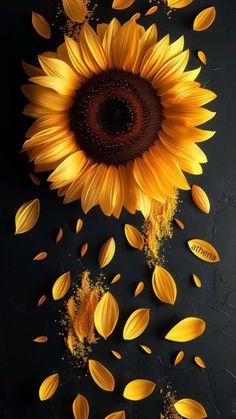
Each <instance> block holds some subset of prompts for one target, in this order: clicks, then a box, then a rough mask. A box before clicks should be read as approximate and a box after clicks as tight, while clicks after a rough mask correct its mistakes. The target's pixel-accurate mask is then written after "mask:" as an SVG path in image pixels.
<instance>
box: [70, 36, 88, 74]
mask: <svg viewBox="0 0 236 419" xmlns="http://www.w3.org/2000/svg"><path fill="white" fill-rule="evenodd" d="M65 44H66V48H67V53H68V55H69V58H70V60H71V62H72V64H73V66H74V68H75V69H76V71H77V72H78V73H79V75H80V78H81V76H82V78H83V77H84V78H88V77H90V76H91V74H92V71H91V69H90V68H89V67H88V66H87V64H86V63H85V62H84V59H83V54H82V51H81V46H80V44H79V43H78V42H76V41H75V40H74V39H72V38H70V37H68V36H65Z"/></svg>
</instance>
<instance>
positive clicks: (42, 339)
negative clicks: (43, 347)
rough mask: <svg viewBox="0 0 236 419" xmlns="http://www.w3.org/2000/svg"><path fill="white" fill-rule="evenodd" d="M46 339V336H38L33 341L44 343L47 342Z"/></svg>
mask: <svg viewBox="0 0 236 419" xmlns="http://www.w3.org/2000/svg"><path fill="white" fill-rule="evenodd" d="M47 340H48V338H47V336H38V337H37V338H35V339H34V340H33V341H34V342H36V343H45V342H47Z"/></svg>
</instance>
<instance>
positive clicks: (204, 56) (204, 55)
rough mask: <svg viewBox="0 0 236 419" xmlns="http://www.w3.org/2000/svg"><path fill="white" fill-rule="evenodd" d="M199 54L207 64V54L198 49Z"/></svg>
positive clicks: (201, 59)
mask: <svg viewBox="0 0 236 419" xmlns="http://www.w3.org/2000/svg"><path fill="white" fill-rule="evenodd" d="M197 56H198V58H199V60H200V61H201V62H202V63H203V64H205V65H206V64H207V58H206V54H205V53H204V52H203V51H198V52H197Z"/></svg>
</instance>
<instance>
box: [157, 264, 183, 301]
mask: <svg viewBox="0 0 236 419" xmlns="http://www.w3.org/2000/svg"><path fill="white" fill-rule="evenodd" d="M152 288H153V291H154V292H155V294H156V296H157V298H159V300H161V301H162V302H163V303H167V304H174V303H175V300H176V296H177V288H176V284H175V281H174V278H173V277H172V276H171V275H170V273H169V272H168V271H167V270H166V269H164V268H162V267H161V266H156V267H155V269H154V272H153V275H152Z"/></svg>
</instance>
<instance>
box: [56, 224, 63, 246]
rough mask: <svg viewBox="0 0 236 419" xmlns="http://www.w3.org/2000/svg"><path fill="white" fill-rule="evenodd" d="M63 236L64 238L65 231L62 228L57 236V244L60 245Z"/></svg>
mask: <svg viewBox="0 0 236 419" xmlns="http://www.w3.org/2000/svg"><path fill="white" fill-rule="evenodd" d="M62 236H63V230H62V228H61V227H60V228H59V230H58V233H57V236H56V243H58V242H59V241H60V240H61V239H62Z"/></svg>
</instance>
